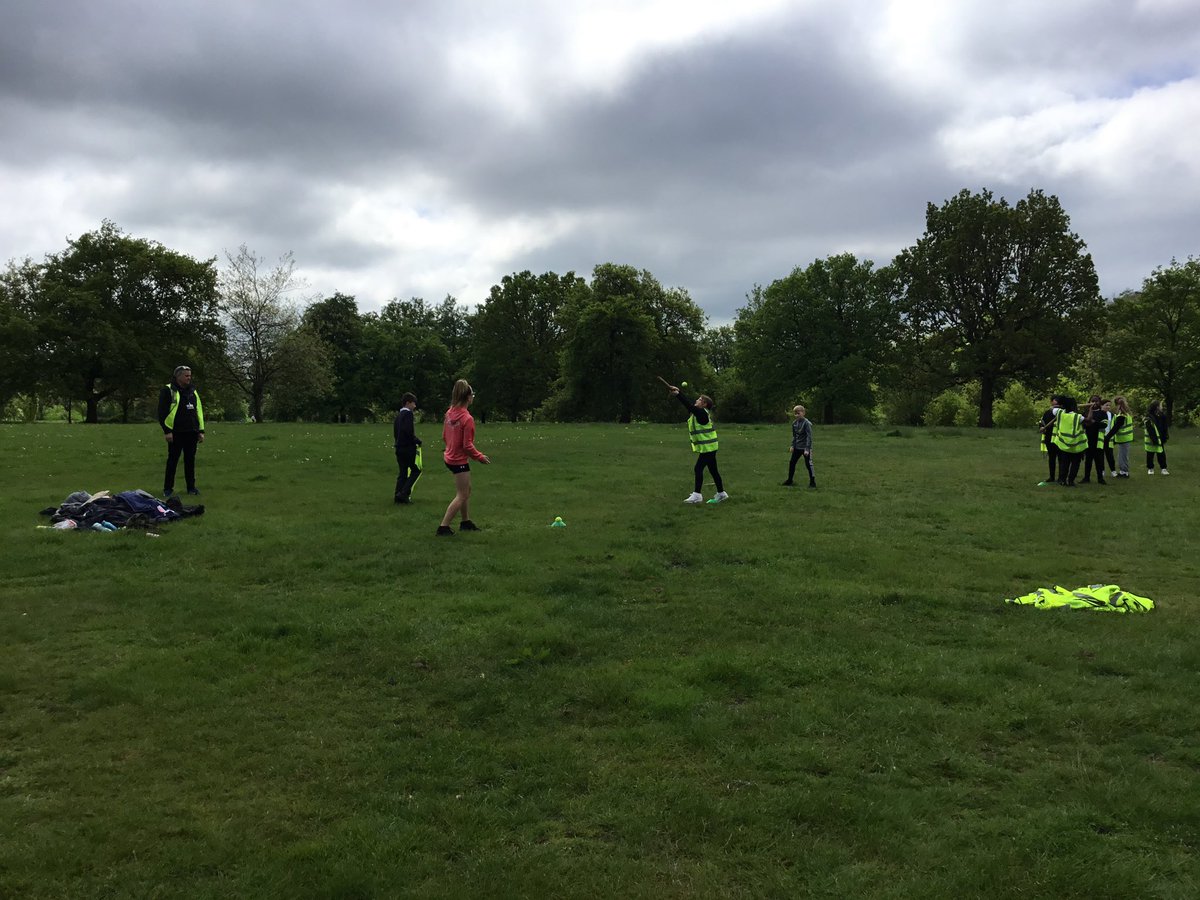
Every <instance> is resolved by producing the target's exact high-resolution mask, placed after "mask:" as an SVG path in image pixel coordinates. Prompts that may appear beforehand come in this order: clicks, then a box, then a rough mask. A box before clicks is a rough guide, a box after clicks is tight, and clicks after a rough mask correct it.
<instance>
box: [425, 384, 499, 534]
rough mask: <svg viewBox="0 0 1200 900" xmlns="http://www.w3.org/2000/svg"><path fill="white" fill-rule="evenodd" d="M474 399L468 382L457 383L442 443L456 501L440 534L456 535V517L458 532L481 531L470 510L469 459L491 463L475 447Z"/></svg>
mask: <svg viewBox="0 0 1200 900" xmlns="http://www.w3.org/2000/svg"><path fill="white" fill-rule="evenodd" d="M474 399H475V391H474V390H472V388H471V385H469V384H467V382H466V380H465V379H462V378H460V379H459V380H458V381H456V382H454V391H453V392H452V393H451V395H450V408H449V409H448V410H446V418H445V420H444V422H443V423H442V441H444V442H445V444H446V449H445V451H444V452H443V453H442V459H443V460H444V461H445V463H446V468H447V469H449V470H450V473H451V474H452V475H453V476H454V490H455V493H454V499H453V500H451V501H450V505H449V506H447V507H446V514H445V515H444V516H442V524H441V525H439V526H438V530H437V533H438V534H439V535H450V534H454V531H453V529H451V527H450V523H451V522H452V521H453V520H454V517H455V516H456V515H458V516H461V517H462V522H461V523H460V524H459V526H458V530H459V531H479V526H478V525H476V524H475V523H474V522H472V521H471V514H470V510H469V508H468V506H469V503H470V500H471V464H470V462H469V460H472V459H474V460H478V461H479V462H481V463H483V464H484V465H487V464H488V463H490V462H491V460H490V459H488V458H487V457H486V456H484V455H483V453H481V452H480V451H479V449H478V448H476V446H475V419H474V418H473V417H472V416H471V413H470V412H469V410H468V407H470V405H471V401H472V400H474Z"/></svg>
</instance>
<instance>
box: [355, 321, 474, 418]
mask: <svg viewBox="0 0 1200 900" xmlns="http://www.w3.org/2000/svg"><path fill="white" fill-rule="evenodd" d="M361 355H362V359H363V367H362V370H361V372H360V375H359V378H360V379H361V382H360V383H361V384H362V394H363V397H364V398H365V399H366V400H367V402H368V403H369V404H370V406H371V408H372V409H374V410H375V411H376V412H383V411H384V410H394V409H397V408H398V407H399V403H400V396H401V395H402V394H403V393H404V392H405V391H412V392H413V393H415V394H416V395H417V400H418V402H419V403H420V405H421V407H422V408H423V409H429V410H436V411H439V412H440V411H441V409H442V408H444V406H446V405H448V403H449V398H450V389H451V386H452V384H453V380H454V378H456V377H459V374H460V373H459V372H458V370H457V369H456V368H455V365H454V361H453V360H452V359H451V356H450V351H449V350H448V349H447V347H446V344H445V342H444V341H443V340H442V338H441V336H440V334H439V332H438V320H437V316H436V314H435V313H434V312H433V311H432V310H431V309H430V307H429V306H428V305H427V304H425V302H424V301H423V300H420V299H412V300H393V301H392V302H390V303H388V304H387V305H386V306H385V307H384V308H383V309H382V310H380V311H379V312H378V313H368V314H367V315H365V316H363V331H362V351H361Z"/></svg>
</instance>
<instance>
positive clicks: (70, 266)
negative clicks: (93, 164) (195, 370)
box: [34, 221, 220, 422]
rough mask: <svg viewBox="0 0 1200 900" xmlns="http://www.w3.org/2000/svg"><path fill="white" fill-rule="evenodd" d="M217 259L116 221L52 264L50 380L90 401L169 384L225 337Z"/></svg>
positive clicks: (38, 304) (46, 289)
mask: <svg viewBox="0 0 1200 900" xmlns="http://www.w3.org/2000/svg"><path fill="white" fill-rule="evenodd" d="M216 282H217V273H216V269H215V260H208V261H205V262H199V261H197V260H195V259H192V258H191V257H189V256H186V255H184V254H182V253H178V252H176V251H174V250H169V249H167V248H166V247H164V246H162V245H161V244H159V243H156V242H154V241H149V240H144V239H141V238H134V237H130V236H129V235H127V234H125V233H123V232H122V231H121V230H120V229H119V228H117V226H116V225H114V224H113V223H112V222H107V221H106V222H104V223H103V224H102V225H101V227H100V228H99V229H97V230H96V231H92V232H88V233H87V234H84V235H82V236H81V237H79V238H76V239H75V240H72V241H70V242H69V244H68V247H67V249H66V250H64V251H63V252H62V253H57V254H54V255H51V256H48V257H47V258H46V261H45V263H44V264H43V265H42V266H41V271H40V277H39V279H38V284H37V287H36V291H35V293H34V314H35V325H36V328H37V332H38V344H39V365H40V370H41V376H42V382H43V384H46V385H50V386H52V387H54V386H56V387H57V388H58V392H59V393H61V395H62V396H64V397H66V398H70V399H77V400H82V401H84V403H85V404H86V406H87V415H86V421H88V422H97V421H99V416H98V412H97V406H98V404H99V403H100V401H101V400H103V399H104V398H106V397H108V396H110V395H113V394H116V393H118V392H125V393H127V394H136V393H139V392H145V391H148V390H149V389H150V387H151V386H152V385H153V384H154V383H155V382H156V381H162V382H163V383H166V381H168V380H169V379H170V371H171V368H172V367H173V366H174V365H176V364H178V363H179V362H183V361H186V360H188V359H189V358H191V357H192V356H193V355H195V354H196V353H198V352H202V351H203V350H204V349H206V348H208V347H210V346H211V345H212V344H213V343H214V342H216V341H218V340H219V335H220V326H219V324H218V321H217V295H216Z"/></svg>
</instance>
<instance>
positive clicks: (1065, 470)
mask: <svg viewBox="0 0 1200 900" xmlns="http://www.w3.org/2000/svg"><path fill="white" fill-rule="evenodd" d="M1083 456H1084V455H1083V454H1082V453H1059V454H1058V483H1059V484H1074V483H1075V476H1077V475H1078V474H1079V464H1080V463H1081V462H1082V461H1083Z"/></svg>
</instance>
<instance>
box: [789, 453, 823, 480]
mask: <svg viewBox="0 0 1200 900" xmlns="http://www.w3.org/2000/svg"><path fill="white" fill-rule="evenodd" d="M802 459H803V460H804V467H805V468H806V469H808V480H809V481H816V480H817V478H816V476H815V475H813V467H812V451H811V450H810V451H808V456H805V455H804V451H803V450H797V449H796V448H795V447H793V448H792V458H791V460H789V461H788V477H787V480H788V481H791V480H792V477H793V476H794V475H795V474H796V463H798V462H799V461H800V460H802Z"/></svg>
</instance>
